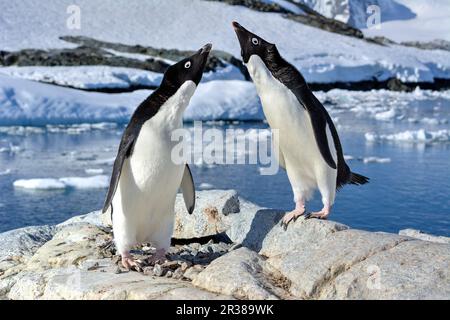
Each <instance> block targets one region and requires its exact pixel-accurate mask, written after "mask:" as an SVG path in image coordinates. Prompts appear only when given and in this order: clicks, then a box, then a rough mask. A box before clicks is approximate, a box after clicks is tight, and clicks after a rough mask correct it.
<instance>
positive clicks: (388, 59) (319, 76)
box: [0, 0, 450, 83]
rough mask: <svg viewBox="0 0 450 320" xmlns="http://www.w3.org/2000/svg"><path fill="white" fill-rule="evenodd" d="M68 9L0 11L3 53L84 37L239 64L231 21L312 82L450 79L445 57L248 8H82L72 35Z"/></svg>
mask: <svg viewBox="0 0 450 320" xmlns="http://www.w3.org/2000/svg"><path fill="white" fill-rule="evenodd" d="M46 1H49V0H46ZM71 4H72V2H71V1H68V0H64V1H58V3H56V4H55V3H53V2H52V3H51V5H50V4H49V6H51V7H52V10H42V7H43V6H45V1H44V3H43V2H42V1H39V3H37V2H35V1H30V0H24V1H20V2H15V3H14V5H11V4H10V3H8V2H2V3H0V28H1V29H2V33H1V34H0V43H1V45H2V48H0V49H2V50H6V51H14V50H20V49H24V48H34V49H50V48H63V47H65V48H67V47H69V48H72V47H73V46H74V45H73V44H71V43H68V42H65V41H63V40H60V39H59V37H61V36H65V35H83V36H88V37H92V38H96V39H100V40H104V41H111V42H116V43H124V44H132V45H134V44H140V45H145V46H152V47H154V48H166V49H171V48H177V49H180V50H195V49H197V48H198V47H199V46H201V45H203V44H204V43H205V42H212V43H213V45H214V49H215V50H222V51H225V52H228V53H230V54H232V55H234V56H235V57H239V56H240V49H239V45H238V43H237V41H236V37H235V35H234V32H233V30H232V28H231V26H230V23H231V21H233V20H238V21H239V22H241V23H242V24H243V25H244V26H246V27H247V28H249V29H250V30H253V31H254V32H256V33H257V34H259V35H261V36H262V37H264V38H266V39H267V40H268V41H272V42H275V43H276V44H277V46H278V48H279V50H280V52H281V53H282V54H283V56H284V57H285V58H287V59H288V60H289V61H290V62H291V63H293V64H294V65H295V66H296V67H298V68H299V69H300V70H301V71H302V72H303V74H304V76H305V78H306V79H307V81H309V82H314V83H334V82H338V81H341V82H354V81H364V80H369V81H370V80H373V79H377V80H378V81H384V80H387V79H390V78H398V79H400V80H402V81H404V82H432V81H433V80H434V79H436V78H443V79H449V78H450V52H448V51H442V50H421V49H417V48H412V47H405V46H400V45H390V46H383V45H378V44H374V43H370V42H367V41H364V40H361V39H357V38H353V37H349V36H343V35H339V34H336V33H331V32H327V31H323V30H321V29H318V28H313V27H311V26H307V25H305V24H302V23H298V22H295V21H292V20H289V19H286V18H284V17H283V16H282V15H281V14H278V13H264V12H257V11H254V10H251V9H249V8H246V7H243V6H231V5H228V4H226V3H220V2H210V1H201V0H194V1H186V0H172V1H157V0H150V1H145V2H142V1H137V0H132V1H129V0H127V1H125V0H121V1H111V0H109V1H90V0H89V1H88V0H80V1H78V2H77V5H78V6H79V8H80V11H81V15H82V20H81V24H82V25H81V26H80V28H79V29H69V28H67V24H66V19H67V18H68V17H69V16H68V14H67V13H66V10H67V7H68V6H69V5H71ZM42 21H46V23H45V24H44V23H42ZM174 21H176V23H174ZM118 22H120V23H118ZM181 26H183V27H181ZM24 35H26V36H24ZM168 35H170V36H168Z"/></svg>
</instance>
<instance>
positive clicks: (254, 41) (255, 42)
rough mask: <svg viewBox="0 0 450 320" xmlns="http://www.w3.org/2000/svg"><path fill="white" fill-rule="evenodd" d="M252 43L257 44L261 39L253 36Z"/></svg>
mask: <svg viewBox="0 0 450 320" xmlns="http://www.w3.org/2000/svg"><path fill="white" fill-rule="evenodd" d="M252 43H253V44H254V45H255V46H257V45H258V44H259V40H258V39H256V38H252Z"/></svg>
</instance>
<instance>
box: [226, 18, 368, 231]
mask: <svg viewBox="0 0 450 320" xmlns="http://www.w3.org/2000/svg"><path fill="white" fill-rule="evenodd" d="M232 25H233V28H234V31H235V32H236V35H237V38H238V41H239V44H240V47H241V55H242V59H243V62H244V64H245V65H246V66H247V69H248V71H249V74H250V76H251V78H252V80H253V82H254V84H255V86H256V90H257V92H258V95H259V97H260V99H261V103H262V107H263V111H264V114H265V116H266V119H267V122H268V123H269V125H270V127H271V128H272V129H277V130H278V132H279V143H278V145H276V146H274V147H275V148H274V150H275V151H277V152H276V153H277V156H278V162H279V164H280V166H281V167H283V168H285V169H286V172H287V175H288V178H289V182H290V184H291V187H292V191H293V194H294V202H295V209H294V210H292V211H291V212H288V213H286V215H285V216H284V217H283V219H282V221H281V224H282V226H284V228H287V225H288V224H289V222H290V221H292V220H294V221H295V220H296V219H297V218H298V217H299V216H301V215H304V214H307V213H306V207H305V205H306V201H307V200H309V199H310V198H311V197H312V195H313V193H314V191H315V190H316V189H318V190H319V192H320V194H321V196H322V203H323V208H322V210H320V211H318V212H313V213H308V214H307V217H315V218H320V219H326V218H327V217H328V215H329V214H330V211H331V207H332V205H333V203H334V201H335V196H336V190H337V189H339V188H341V187H342V186H344V185H345V184H356V185H361V184H365V183H367V182H368V181H369V179H368V178H367V177H364V176H362V175H359V174H357V173H353V172H351V171H350V168H349V167H348V165H347V164H346V163H345V160H344V154H343V151H342V146H341V142H340V140H339V136H338V133H337V130H336V127H335V126H334V124H333V121H332V119H331V117H330V115H329V114H328V112H327V111H326V109H325V108H324V107H323V105H322V104H321V103H320V101H319V100H318V99H317V98H316V97H315V96H314V94H313V93H312V91H311V90H310V89H309V87H308V85H307V83H306V81H305V79H304V78H303V76H302V74H301V73H300V72H299V71H298V70H297V69H296V68H295V67H294V66H293V65H291V64H290V63H289V62H287V61H286V60H285V59H283V57H282V56H281V55H280V53H279V52H278V49H277V47H276V46H275V44H272V43H270V42H268V41H266V40H264V39H263V38H261V37H260V36H258V35H256V34H254V33H252V32H250V31H248V30H247V29H245V28H244V27H242V26H241V25H240V24H239V23H237V22H233V24H232Z"/></svg>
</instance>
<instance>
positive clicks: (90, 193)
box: [0, 114, 450, 236]
mask: <svg viewBox="0 0 450 320" xmlns="http://www.w3.org/2000/svg"><path fill="white" fill-rule="evenodd" d="M339 117H340V119H339V122H340V123H344V124H345V125H344V126H342V128H341V129H339V132H340V137H341V141H342V144H343V146H344V153H345V154H346V155H351V156H353V157H354V158H355V159H353V160H350V161H348V164H349V166H350V167H351V169H352V171H354V172H357V173H360V174H363V175H365V176H368V177H370V179H371V180H370V183H369V184H367V185H364V186H346V187H344V188H343V189H342V190H341V191H340V192H339V193H338V194H337V199H336V203H335V206H334V207H333V212H332V214H331V216H330V219H332V220H335V221H339V222H342V223H344V224H347V225H349V226H351V227H354V228H360V229H365V230H371V231H387V232H398V231H399V230H401V229H405V228H415V229H420V230H422V231H424V232H428V233H433V234H438V235H445V236H450V143H448V142H438V143H433V144H417V143H390V142H376V143H370V142H368V141H366V140H365V138H364V133H365V132H367V131H375V132H399V131H403V130H416V129H418V128H420V127H421V126H420V125H419V124H414V123H407V122H406V123H404V122H401V123H391V122H382V121H375V120H370V119H367V118H365V119H356V118H355V117H354V116H353V115H351V114H349V115H347V116H346V115H345V114H341V115H340V116H339ZM190 125H191V124H186V126H190ZM204 126H206V127H208V125H206V124H205V125H204ZM209 126H214V127H215V128H217V129H219V130H225V129H227V128H241V129H248V128H266V127H267V125H266V124H265V123H258V122H248V123H243V122H241V123H238V124H233V125H231V124H210V125H209ZM444 127H445V125H444ZM441 128H442V126H441V127H437V128H435V129H436V130H438V129H441ZM122 130H123V126H119V127H117V128H113V129H106V130H88V131H86V132H81V133H78V134H69V133H68V132H59V133H51V132H48V131H44V132H41V133H30V134H25V135H16V134H7V133H0V147H1V146H2V145H3V146H5V145H9V144H12V145H14V146H18V147H19V148H20V151H18V152H0V173H2V172H3V173H5V172H9V173H7V174H2V175H0V232H2V231H6V230H10V229H14V228H19V227H23V226H29V225H41V224H54V223H59V222H62V221H64V220H66V219H68V218H70V217H71V216H74V215H78V214H82V213H87V212H90V211H93V210H97V209H99V208H100V207H101V206H102V204H103V200H104V196H105V192H106V189H86V190H83V189H70V188H68V189H63V190H51V191H48V190H47V191H36V190H25V189H18V188H14V187H13V182H14V181H15V180H17V179H30V178H49V177H53V178H60V177H70V176H88V175H87V174H86V172H85V169H87V168H95V169H99V168H101V169H103V170H104V174H106V175H109V174H110V172H111V168H112V165H111V159H112V158H113V157H114V155H115V152H116V148H117V145H118V142H119V139H120V135H121V132H122ZM370 156H376V157H382V158H390V162H387V163H364V162H363V161H361V159H362V158H364V157H370ZM358 159H359V160H358ZM191 169H192V171H193V176H194V180H195V184H196V186H197V187H198V188H199V187H200V186H201V185H205V184H206V183H207V184H210V185H212V187H213V188H218V189H236V190H237V191H238V192H239V194H240V195H241V196H242V197H244V198H246V199H248V200H250V201H253V202H255V203H257V204H259V205H261V206H266V207H270V208H279V209H285V210H291V209H292V208H293V205H294V204H293V201H292V192H291V188H290V185H289V182H288V179H287V176H286V172H285V171H284V170H280V171H279V172H278V173H277V174H276V175H261V174H260V170H259V169H260V166H259V165H215V166H211V167H208V166H195V165H192V166H191ZM6 170H8V171H6ZM307 207H308V209H309V210H318V209H320V208H321V203H320V196H319V194H316V195H315V197H314V199H313V200H312V201H311V202H310V203H308V205H307Z"/></svg>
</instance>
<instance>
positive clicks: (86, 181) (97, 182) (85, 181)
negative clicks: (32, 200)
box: [13, 175, 109, 190]
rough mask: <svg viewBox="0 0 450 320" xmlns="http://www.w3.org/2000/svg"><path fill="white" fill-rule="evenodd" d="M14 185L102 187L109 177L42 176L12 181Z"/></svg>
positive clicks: (57, 187) (75, 187) (107, 183)
mask: <svg viewBox="0 0 450 320" xmlns="http://www.w3.org/2000/svg"><path fill="white" fill-rule="evenodd" d="M13 185H14V187H16V188H23V189H32V190H55V189H67V188H73V189H102V188H107V187H108V185H109V177H108V176H106V175H97V176H92V177H66V178H59V179H54V178H43V179H20V180H16V181H14V182H13Z"/></svg>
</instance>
